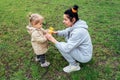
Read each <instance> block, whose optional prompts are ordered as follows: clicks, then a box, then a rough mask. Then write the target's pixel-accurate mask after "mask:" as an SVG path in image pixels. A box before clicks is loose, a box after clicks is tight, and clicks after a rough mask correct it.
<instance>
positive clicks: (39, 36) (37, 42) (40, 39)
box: [26, 26, 48, 55]
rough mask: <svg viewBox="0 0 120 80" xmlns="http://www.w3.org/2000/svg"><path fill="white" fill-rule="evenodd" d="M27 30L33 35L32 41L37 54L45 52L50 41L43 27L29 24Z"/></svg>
mask: <svg viewBox="0 0 120 80" xmlns="http://www.w3.org/2000/svg"><path fill="white" fill-rule="evenodd" d="M26 28H27V31H28V33H29V34H30V35H31V43H32V47H33V50H34V52H35V54H36V55H41V54H45V53H46V52H47V50H48V42H47V39H46V37H45V36H44V35H45V30H44V29H43V28H41V29H36V28H34V27H31V26H27V27H26Z"/></svg>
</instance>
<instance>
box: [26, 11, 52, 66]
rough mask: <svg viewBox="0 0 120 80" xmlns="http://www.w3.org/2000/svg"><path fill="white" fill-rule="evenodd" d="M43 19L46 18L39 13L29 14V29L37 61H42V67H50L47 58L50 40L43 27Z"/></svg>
mask: <svg viewBox="0 0 120 80" xmlns="http://www.w3.org/2000/svg"><path fill="white" fill-rule="evenodd" d="M43 20H44V18H43V17H42V16H41V15H39V14H37V13H34V14H31V15H29V25H28V26H27V31H28V33H29V34H30V35H31V44H32V47H33V50H34V52H35V54H36V61H38V62H40V64H41V67H48V66H49V65H50V63H49V62H47V61H46V60H45V53H46V52H47V50H48V41H47V38H46V37H45V34H46V31H45V30H44V29H43V28H42V23H43Z"/></svg>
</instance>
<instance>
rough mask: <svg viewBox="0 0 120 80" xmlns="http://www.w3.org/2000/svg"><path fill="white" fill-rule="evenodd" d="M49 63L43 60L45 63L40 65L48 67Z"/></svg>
mask: <svg viewBox="0 0 120 80" xmlns="http://www.w3.org/2000/svg"><path fill="white" fill-rule="evenodd" d="M49 65H50V62H47V61H45V63H43V64H41V67H48V66H49Z"/></svg>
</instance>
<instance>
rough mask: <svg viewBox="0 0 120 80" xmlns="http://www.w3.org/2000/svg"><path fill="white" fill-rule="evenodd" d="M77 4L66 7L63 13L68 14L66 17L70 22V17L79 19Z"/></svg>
mask: <svg viewBox="0 0 120 80" xmlns="http://www.w3.org/2000/svg"><path fill="white" fill-rule="evenodd" d="M77 12H78V6H77V5H74V6H73V7H72V8H70V9H67V10H66V11H65V12H64V14H66V15H68V18H69V19H70V21H71V22H72V19H73V18H75V19H76V21H78V20H79V18H78V13H77Z"/></svg>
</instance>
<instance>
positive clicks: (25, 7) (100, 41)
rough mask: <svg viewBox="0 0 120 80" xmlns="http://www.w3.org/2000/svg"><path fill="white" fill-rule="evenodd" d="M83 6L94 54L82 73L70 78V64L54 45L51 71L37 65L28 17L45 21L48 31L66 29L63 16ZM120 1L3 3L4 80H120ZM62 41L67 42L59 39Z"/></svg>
mask: <svg viewBox="0 0 120 80" xmlns="http://www.w3.org/2000/svg"><path fill="white" fill-rule="evenodd" d="M74 4H78V5H79V17H80V18H81V19H83V20H85V21H86V22H87V23H88V25H89V32H90V35H91V38H92V42H93V47H94V52H93V58H92V60H91V61H90V62H89V63H86V64H81V70H80V71H77V72H72V73H70V74H66V73H64V72H63V71H62V68H63V67H64V66H66V65H68V63H67V62H66V61H65V60H64V58H63V57H62V56H61V54H60V53H59V51H58V50H57V49H56V48H55V46H54V44H52V43H50V47H49V51H48V54H47V59H48V60H49V61H50V62H51V65H50V67H49V68H41V67H40V64H39V63H37V62H35V61H34V52H33V49H32V47H31V43H30V36H29V34H28V33H27V31H26V25H27V24H28V17H27V15H28V13H29V12H33V13H40V14H41V15H43V16H44V17H45V25H44V26H43V27H44V28H46V29H47V28H48V27H49V26H53V27H55V29H56V30H59V29H64V28H65V26H64V25H63V24H62V20H63V12H64V11H65V10H66V9H68V8H69V7H71V6H73V5H74ZM119 8H120V1H119V0H17V1H16V0H1V1H0V14H1V15H0V80H120V64H119V63H120V10H119ZM55 37H56V39H57V40H58V41H64V39H63V38H60V37H57V36H55Z"/></svg>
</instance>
